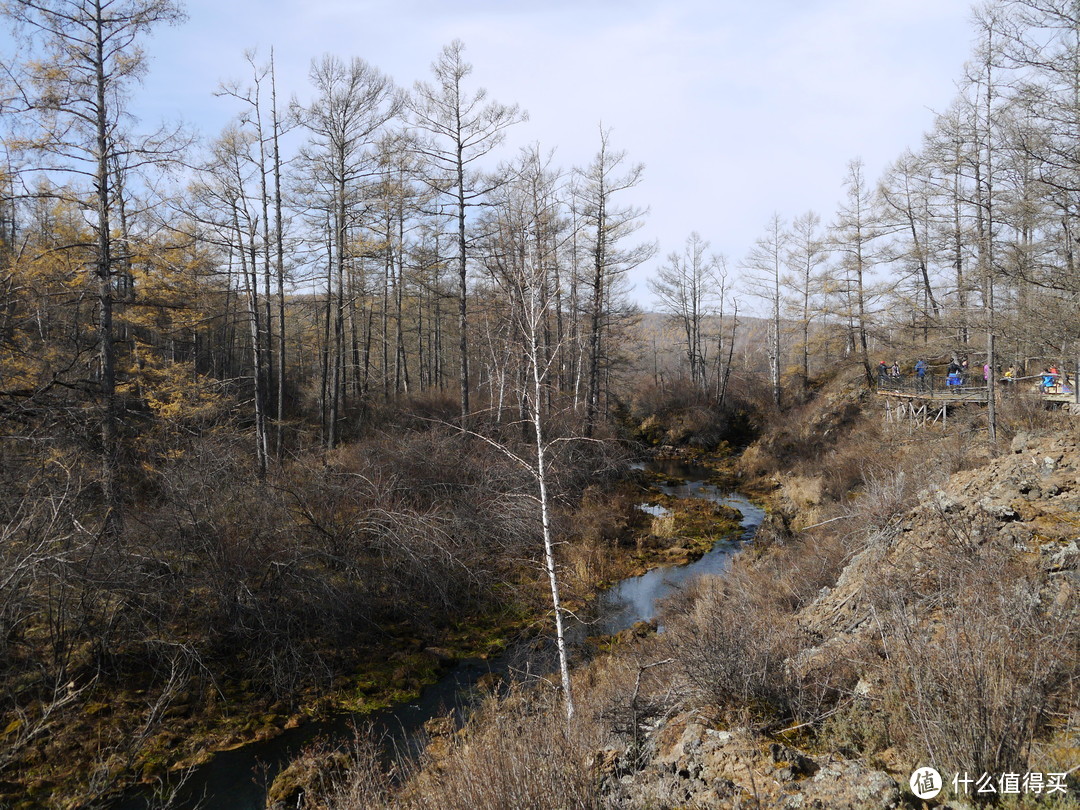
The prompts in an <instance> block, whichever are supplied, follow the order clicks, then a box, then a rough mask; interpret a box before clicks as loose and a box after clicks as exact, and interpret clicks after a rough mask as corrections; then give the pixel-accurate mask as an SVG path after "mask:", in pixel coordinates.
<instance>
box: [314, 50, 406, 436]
mask: <svg viewBox="0 0 1080 810" xmlns="http://www.w3.org/2000/svg"><path fill="white" fill-rule="evenodd" d="M311 81H312V83H313V84H314V85H315V88H316V90H317V92H318V94H319V95H318V98H317V99H316V100H315V101H314V102H312V103H311V104H310V105H308V106H307V107H297V108H296V114H297V116H298V117H299V119H300V121H301V122H302V123H303V125H304V126H305V127H307V129H308V130H310V132H311V136H312V139H311V143H310V144H308V145H307V146H305V147H304V149H303V150H302V152H301V154H302V157H303V167H304V168H306V169H307V170H308V171H310V172H311V173H312V175H313V178H312V179H313V180H314V183H315V184H316V185H317V186H321V187H322V190H323V194H324V195H325V197H326V201H327V203H328V206H327V208H328V217H329V227H330V240H329V252H330V267H329V268H328V272H327V302H326V303H327V309H326V323H327V330H328V333H329V334H330V338H329V340H328V342H327V343H328V345H327V352H326V354H325V355H324V356H325V357H326V362H324V368H323V378H324V383H323V390H324V392H325V393H324V396H323V412H324V414H325V416H324V423H325V440H326V445H327V446H328V447H334V446H335V445H336V444H337V440H338V422H339V420H340V417H341V410H342V401H341V400H342V397H343V396H344V388H345V386H344V375H345V312H346V299H345V275H346V263H347V261H346V259H347V255H348V254H349V235H348V231H349V227H350V222H351V219H350V212H351V209H352V208H353V207H354V205H355V202H356V195H357V193H358V192H359V188H358V183H359V182H360V181H361V180H362V179H363V178H364V177H365V176H368V175H370V174H371V173H372V172H373V170H374V169H373V167H372V165H371V162H370V155H369V154H368V147H369V146H370V145H371V144H373V143H374V141H375V139H376V136H377V134H378V133H379V131H380V130H381V129H382V128H383V126H384V125H385V124H386V123H387V122H388V121H389V120H390V119H391V118H393V117H394V116H395V115H397V114H398V112H399V111H400V109H401V97H400V96H399V95H398V93H397V92H396V91H395V90H394V85H393V83H392V82H391V81H390V79H389V78H387V77H386V76H384V75H383V74H382V73H381V72H379V71H378V70H377V69H375V68H374V67H372V66H371V65H369V64H368V63H367V62H365V61H364V60H362V59H359V58H354V59H352V60H351V61H350V62H349V63H348V64H346V63H344V62H342V61H341V60H340V59H338V58H337V57H335V56H325V57H323V58H322V59H321V60H319V61H317V62H315V63H314V64H313V65H312V67H311Z"/></svg>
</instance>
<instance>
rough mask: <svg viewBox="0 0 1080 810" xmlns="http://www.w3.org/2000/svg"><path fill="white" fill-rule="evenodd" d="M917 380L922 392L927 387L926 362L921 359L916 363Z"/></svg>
mask: <svg viewBox="0 0 1080 810" xmlns="http://www.w3.org/2000/svg"><path fill="white" fill-rule="evenodd" d="M915 378H916V379H917V380H918V383H919V389H920V390H921V389H923V388H925V387H926V361H925V360H923V359H922V358H921V357H920V358H919V359H918V360H916V361H915Z"/></svg>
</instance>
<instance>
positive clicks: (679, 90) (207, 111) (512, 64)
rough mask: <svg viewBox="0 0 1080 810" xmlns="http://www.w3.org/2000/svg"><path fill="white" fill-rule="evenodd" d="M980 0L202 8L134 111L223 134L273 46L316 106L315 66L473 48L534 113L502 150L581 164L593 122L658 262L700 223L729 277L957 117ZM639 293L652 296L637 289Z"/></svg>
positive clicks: (162, 42) (171, 35) (500, 92)
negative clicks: (310, 80) (248, 59)
mask: <svg viewBox="0 0 1080 810" xmlns="http://www.w3.org/2000/svg"><path fill="white" fill-rule="evenodd" d="M970 7H971V4H970V3H969V2H968V0H895V2H887V1H885V0H802V1H801V2H795V1H794V0H761V2H759V3H758V4H756V5H753V4H749V3H746V2H745V0H740V1H739V2H734V0H715V1H714V2H707V0H670V1H669V2H645V0H629V1H628V0H618V2H614V1H610V0H576V2H569V1H568V0H554V1H552V0H548V2H531V3H519V2H514V1H513V0H507V1H506V2H496V1H495V0H463V1H460V2H436V0H412V1H411V2H410V1H409V0H404V1H403V2H385V1H384V0H353V1H352V2H349V1H348V0H307V2H303V3H301V2H285V1H284V0H261V1H260V2H255V1H254V0H216V2H215V1H213V0H190V2H188V3H187V11H188V16H189V19H188V21H187V22H186V23H185V24H184V25H183V26H181V27H179V28H175V29H170V30H162V31H159V32H158V33H157V34H156V35H155V37H154V39H153V40H152V41H151V42H149V43H147V50H148V51H149V52H150V53H152V54H153V55H154V61H153V63H152V65H151V74H150V76H149V77H148V79H147V82H146V86H145V88H144V91H143V92H141V93H140V94H139V95H140V99H139V107H140V109H141V110H142V116H143V118H144V119H145V120H146V121H147V123H149V122H151V121H153V120H156V119H158V118H160V117H166V118H174V117H176V116H182V117H183V118H184V119H185V120H187V121H188V122H189V123H191V124H193V125H195V126H197V127H198V128H199V129H200V130H201V131H202V132H204V133H205V134H210V135H212V134H216V133H217V132H218V131H219V130H220V129H221V128H222V126H223V125H224V124H225V123H226V121H227V120H228V119H229V117H230V115H231V114H232V113H233V112H234V111H235V106H234V105H233V104H230V102H229V101H228V100H225V99H219V98H215V97H214V96H213V91H214V90H215V88H216V87H217V85H218V83H219V81H221V80H222V79H226V78H230V77H236V78H241V77H243V76H244V74H245V72H246V65H245V63H244V60H243V52H244V50H245V49H246V48H251V47H258V48H259V49H260V51H261V52H263V53H267V52H268V51H269V48H270V46H271V45H273V46H274V48H275V50H276V54H277V61H278V76H279V85H280V86H281V88H282V93H283V94H284V95H285V96H286V97H288V96H289V95H291V94H293V93H295V94H297V95H298V96H300V97H301V98H304V97H305V96H306V94H307V71H308V66H309V64H310V61H311V59H312V58H313V57H316V56H319V55H321V54H323V53H326V52H332V53H336V54H338V55H340V56H342V57H344V58H349V57H352V56H360V57H362V58H364V59H365V60H367V61H368V62H370V63H372V64H374V65H375V66H377V67H379V68H380V69H381V70H383V71H384V72H386V73H388V74H389V75H391V76H392V77H393V78H394V79H395V80H396V81H397V82H398V84H400V85H402V86H411V85H412V83H413V81H414V80H416V79H423V78H426V77H427V73H428V66H429V65H430V63H431V61H432V60H433V59H434V58H435V56H436V54H437V53H438V51H439V49H440V48H441V47H442V46H443V45H444V44H445V43H447V42H449V41H450V40H452V39H454V38H460V39H462V40H463V41H464V42H465V44H466V47H467V50H466V56H467V58H468V59H469V60H470V61H471V62H472V63H473V64H474V66H475V71H474V73H473V76H472V81H474V82H475V84H476V85H477V86H481V85H482V86H485V87H487V88H488V90H489V92H490V94H491V97H492V98H495V99H498V100H499V101H503V102H516V103H518V104H520V105H521V106H522V107H523V108H524V109H527V110H528V111H529V114H530V120H529V122H528V123H526V124H522V125H520V126H518V127H516V128H515V129H514V130H512V131H511V132H510V135H509V140H508V146H507V147H506V148H505V149H504V155H506V156H510V155H511V154H512V153H513V152H514V151H515V150H516V148H517V146H519V145H524V144H527V143H530V142H534V141H539V142H540V143H541V145H542V146H545V147H557V149H558V152H557V157H556V160H557V162H558V163H560V164H562V165H564V166H567V167H569V166H571V165H583V164H585V163H586V162H587V161H588V160H589V159H590V157H591V155H592V154H593V153H594V152H595V150H596V147H597V133H598V127H599V123H600V122H601V121H603V123H604V126H605V127H610V128H611V129H612V144H613V146H614V147H615V148H621V149H626V150H627V151H628V152H629V157H630V159H631V160H633V161H640V162H643V163H644V164H645V165H646V172H645V180H644V182H643V183H642V185H641V186H640V187H639V188H638V189H637V190H636V191H635V192H634V200H633V201H634V202H635V203H637V204H639V205H646V206H649V207H650V209H651V214H650V216H649V218H648V221H647V223H646V225H645V227H644V228H643V229H642V231H641V232H640V235H641V237H642V239H645V240H652V239H656V240H658V242H659V246H660V253H659V254H658V256H657V259H655V260H654V261H653V262H652V263H650V265H649V266H648V267H646V268H642V270H641V271H639V273H638V278H639V279H640V277H642V276H643V275H644V274H645V273H647V272H648V269H649V267H654V266H655V264H656V263H657V262H658V261H661V260H662V258H663V256H664V255H665V254H666V253H668V252H669V251H671V250H676V249H679V248H680V247H681V245H682V242H683V240H684V238H685V236H686V235H687V234H688V233H689V232H690V231H691V230H697V231H699V232H700V233H701V234H702V236H703V237H705V238H706V239H708V240H710V241H711V242H712V245H713V248H714V249H715V250H717V251H718V252H723V253H725V254H727V256H728V258H729V260H730V262H731V264H732V265H735V264H736V263H737V262H738V260H739V259H740V258H741V257H742V256H743V255H744V254H745V253H746V251H747V250H748V249H749V247H750V245H751V244H752V242H753V240H754V239H755V238H756V237H757V236H758V235H759V233H760V232H761V231H762V229H763V227H764V225H765V223H766V221H767V220H768V219H769V217H770V216H771V214H772V212H773V211H779V212H780V213H781V215H783V216H785V217H787V218H788V219H790V218H791V217H793V216H795V215H797V214H799V213H801V212H803V211H805V210H806V209H808V208H814V209H815V210H817V211H818V212H819V213H820V214H821V216H822V219H823V220H825V221H829V220H830V219H832V217H833V212H834V210H835V208H836V205H837V202H838V201H839V200H840V198H841V196H842V186H841V179H842V176H843V174H844V168H845V165H846V163H847V162H848V161H849V160H850V159H851V158H854V157H856V156H861V157H862V158H863V159H864V160H865V162H866V165H867V175H868V177H869V178H871V179H872V180H874V181H876V179H877V177H878V176H879V174H880V172H881V170H882V169H883V168H884V167H885V166H886V165H887V164H888V163H889V162H890V161H892V160H893V159H894V158H896V157H897V156H898V155H899V153H900V152H901V151H902V150H903V149H904V148H905V147H907V146H912V147H917V146H918V144H919V140H920V138H921V135H922V133H923V132H924V131H925V130H926V129H928V128H929V126H930V124H931V122H932V119H933V113H932V112H931V110H934V109H938V110H940V109H943V108H944V107H946V106H947V104H948V102H949V101H950V100H951V98H952V96H953V95H954V92H955V82H956V80H957V79H958V78H959V77H960V75H961V67H962V65H963V62H964V61H965V59H966V58H967V57H968V54H969V49H970V43H971V40H972V33H971V26H970V24H969V20H970ZM638 286H639V288H640V293H639V298H640V299H641V300H644V299H645V292H644V285H643V284H640V283H639V285H638Z"/></svg>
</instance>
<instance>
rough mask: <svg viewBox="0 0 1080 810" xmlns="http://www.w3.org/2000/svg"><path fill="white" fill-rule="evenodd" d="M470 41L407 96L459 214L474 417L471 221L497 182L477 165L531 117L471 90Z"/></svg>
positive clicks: (464, 374)
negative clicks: (468, 82) (473, 210)
mask: <svg viewBox="0 0 1080 810" xmlns="http://www.w3.org/2000/svg"><path fill="white" fill-rule="evenodd" d="M464 50H465V45H464V43H462V42H461V40H458V39H455V40H454V41H453V42H451V43H450V44H449V45H447V46H446V47H445V48H443V49H442V53H440V54H439V58H438V59H436V60H435V62H434V63H432V65H431V72H432V74H434V79H435V81H434V84H429V83H427V82H417V83H416V84H415V85H414V87H413V92H412V94H411V95H410V96H409V98H408V100H407V105H408V108H409V113H410V118H411V121H412V123H413V124H414V125H415V126H416V127H417V128H419V129H420V130H422V131H424V132H426V133H427V134H428V136H429V138H428V140H427V141H426V142H425V143H424V144H422V145H421V146H420V152H421V154H423V155H424V156H425V157H426V158H427V159H428V160H429V161H430V164H431V166H430V170H429V175H428V183H429V184H430V185H431V187H432V188H433V189H435V190H437V191H439V192H440V193H442V194H444V195H447V196H449V197H451V198H452V200H453V205H454V209H455V214H456V218H457V248H458V250H457V274H458V329H459V335H458V345H459V349H460V353H461V374H460V378H459V379H460V384H461V416H462V418H463V419H464V418H466V417H467V416H468V415H469V323H468V266H467V262H468V246H469V240H468V238H467V234H466V228H465V223H466V219H467V216H468V210H469V208H470V207H472V206H475V205H478V204H479V203H480V201H481V200H482V199H483V197H484V196H485V195H486V194H487V193H488V192H490V191H491V189H492V187H493V185H497V183H495V182H493V181H491V180H490V179H489V178H485V177H483V175H482V174H481V173H480V172H478V171H477V167H476V166H475V165H474V164H476V163H477V161H479V160H481V158H483V157H484V156H485V155H487V154H488V153H489V152H491V150H493V149H494V148H495V147H497V146H498V145H499V144H500V143H502V141H503V138H504V136H505V131H506V129H507V128H508V127H510V126H512V125H514V124H516V123H518V122H519V121H523V120H525V119H526V118H527V117H528V116H527V114H526V113H523V112H521V111H520V110H519V109H518V107H517V105H511V106H507V105H505V104H499V103H497V102H494V101H492V102H486V103H485V99H486V98H487V91H485V90H484V89H480V90H477V91H475V92H473V93H471V94H470V93H469V92H467V91H466V89H465V86H464V82H465V78H466V77H467V76H468V75H469V74H470V73H472V65H471V64H469V63H468V62H466V61H465V60H464V58H463V56H462V53H463V51H464Z"/></svg>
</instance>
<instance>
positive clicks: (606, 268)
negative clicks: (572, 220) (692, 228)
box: [575, 128, 656, 436]
mask: <svg viewBox="0 0 1080 810" xmlns="http://www.w3.org/2000/svg"><path fill="white" fill-rule="evenodd" d="M609 136H610V133H609V131H608V130H605V129H603V128H601V130H600V149H599V151H598V152H597V153H596V156H595V157H594V158H593V160H592V163H590V164H589V166H588V167H587V168H585V169H580V170H578V182H577V183H576V184H575V188H576V191H577V193H578V195H579V196H578V199H577V201H576V205H575V208H576V210H577V211H579V212H580V220H579V224H580V226H581V227H582V228H583V229H584V240H585V242H586V245H585V249H586V250H587V252H588V257H589V260H588V261H587V262H583V269H587V277H586V278H585V279H583V280H582V282H581V284H582V285H583V286H584V287H585V295H587V296H588V297H587V299H585V300H580V304H579V305H580V306H581V307H582V310H583V312H584V317H585V319H586V320H587V327H588V333H587V335H586V336H585V341H586V347H587V348H586V357H585V364H586V375H587V376H586V393H585V435H586V436H591V435H592V431H593V428H594V426H595V422H596V419H597V416H598V414H599V412H600V396H601V390H602V388H603V387H604V386H603V377H604V373H605V371H606V368H605V366H606V364H607V362H608V361H609V359H610V358H609V356H608V353H607V346H606V337H607V335H608V333H609V332H610V331H611V327H612V325H613V321H614V319H615V316H616V315H617V310H618V308H619V307H618V301H617V300H616V299H617V296H618V293H619V292H620V286H619V285H620V284H621V283H622V282H624V281H625V279H626V275H627V273H628V272H629V271H630V270H631V269H632V268H634V267H637V266H638V265H639V264H641V263H642V262H644V261H647V260H648V259H649V258H650V257H651V256H652V255H653V253H654V252H655V251H656V246H655V244H653V243H651V242H650V243H644V244H639V245H632V246H628V245H626V240H627V239H628V237H630V236H631V235H632V234H633V233H634V232H635V231H637V230H638V229H639V228H640V227H641V226H642V224H643V221H644V217H645V213H646V211H645V210H644V209H642V208H639V207H637V206H634V205H628V204H625V203H622V202H620V201H621V200H622V195H623V194H624V193H625V192H627V191H629V190H631V189H633V188H634V187H636V186H637V185H638V184H639V183H640V182H641V179H642V176H643V174H644V172H645V166H644V164H641V163H636V164H631V165H626V152H624V151H621V150H619V151H615V150H612V149H611V148H610V146H609V144H608V140H609ZM581 295H582V294H581V293H580V292H579V293H578V296H579V297H580V296H581Z"/></svg>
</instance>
